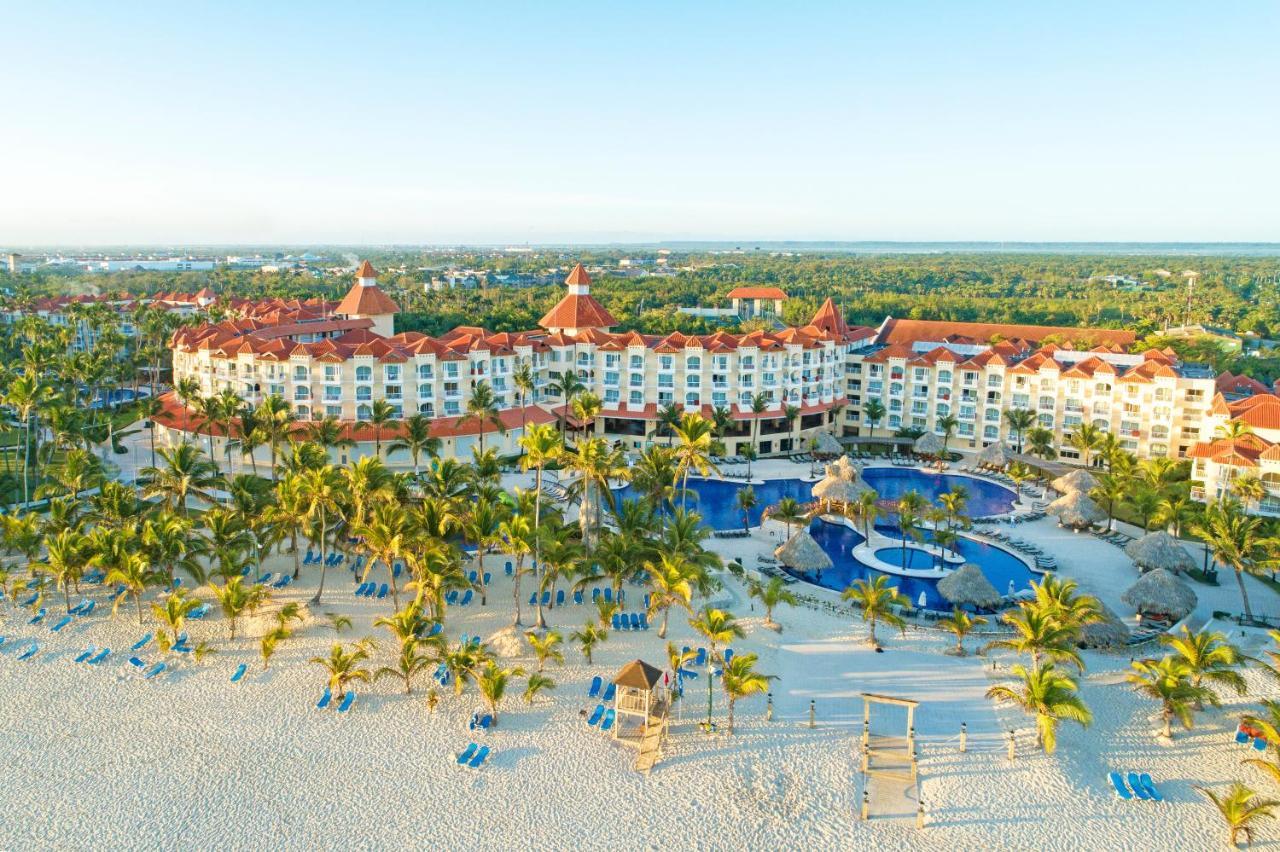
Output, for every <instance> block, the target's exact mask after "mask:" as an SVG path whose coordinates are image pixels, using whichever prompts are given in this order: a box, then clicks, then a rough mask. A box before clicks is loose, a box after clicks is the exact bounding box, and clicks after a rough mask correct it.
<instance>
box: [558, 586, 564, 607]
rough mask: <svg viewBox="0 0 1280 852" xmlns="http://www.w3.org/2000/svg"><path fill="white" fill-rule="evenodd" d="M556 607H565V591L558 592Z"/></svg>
mask: <svg viewBox="0 0 1280 852" xmlns="http://www.w3.org/2000/svg"><path fill="white" fill-rule="evenodd" d="M556 606H564V589H557V590H556Z"/></svg>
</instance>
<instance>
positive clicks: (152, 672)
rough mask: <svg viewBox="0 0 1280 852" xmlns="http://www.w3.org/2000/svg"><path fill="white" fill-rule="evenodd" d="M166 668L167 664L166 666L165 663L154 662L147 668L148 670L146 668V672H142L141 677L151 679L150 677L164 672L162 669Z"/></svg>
mask: <svg viewBox="0 0 1280 852" xmlns="http://www.w3.org/2000/svg"><path fill="white" fill-rule="evenodd" d="M167 668H168V666H167V665H165V664H164V663H156V664H155V665H154V666H152V667H151V668H150V669H148V670H147V673H146V674H144V675H143V676H142V677H143V679H145V680H151V678H153V677H155V676H156V675H158V674H161V673H163V672H164V670H165V669H167Z"/></svg>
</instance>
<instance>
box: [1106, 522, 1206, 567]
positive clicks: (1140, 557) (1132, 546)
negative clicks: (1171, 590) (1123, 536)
mask: <svg viewBox="0 0 1280 852" xmlns="http://www.w3.org/2000/svg"><path fill="white" fill-rule="evenodd" d="M1124 552H1125V553H1127V554H1129V558H1130V559H1132V560H1133V564H1134V565H1137V566H1138V567H1139V568H1144V569H1146V568H1163V569H1165V570H1166V571H1172V572H1173V573H1175V574H1181V573H1182V572H1183V571H1190V570H1191V569H1192V568H1195V567H1196V561H1195V560H1194V559H1192V558H1191V554H1189V553H1187V549H1186V548H1185V547H1183V546H1182V543H1181V542H1179V541H1178V540H1177V539H1176V538H1174V537H1173V536H1171V535H1169V534H1168V533H1167V532H1165V531H1164V530H1156V531H1155V532H1149V533H1147V534H1146V535H1144V536H1143V537H1142V538H1140V539H1138V540H1137V541H1131V542H1129V543H1128V544H1127V545H1125V548H1124Z"/></svg>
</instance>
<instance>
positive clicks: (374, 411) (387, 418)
mask: <svg viewBox="0 0 1280 852" xmlns="http://www.w3.org/2000/svg"><path fill="white" fill-rule="evenodd" d="M399 419H400V413H399V411H397V409H396V407H395V406H394V405H392V404H391V403H389V402H387V401H386V400H385V399H375V400H374V401H373V406H372V407H371V408H370V409H369V421H368V422H369V425H370V426H372V427H373V457H374V458H376V459H381V458H382V427H384V426H387V425H388V424H391V423H394V422H396V421H397V420H399ZM481 439H482V440H483V436H482V438H481Z"/></svg>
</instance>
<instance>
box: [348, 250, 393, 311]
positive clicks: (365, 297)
mask: <svg viewBox="0 0 1280 852" xmlns="http://www.w3.org/2000/svg"><path fill="white" fill-rule="evenodd" d="M365 262H366V263H368V261H365ZM335 313H339V314H342V315H344V316H349V317H351V316H357V315H359V316H377V315H380V314H398V313H400V306H399V305H397V304H396V303H395V302H393V301H392V300H391V297H390V296H388V295H387V294H386V293H384V292H382V290H380V289H379V288H378V285H377V284H372V285H367V286H366V285H364V284H360V283H358V282H357V283H356V284H353V285H352V287H351V289H350V290H348V291H347V295H346V296H343V297H342V302H341V303H339V305H338V307H337V309H336V310H335Z"/></svg>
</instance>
